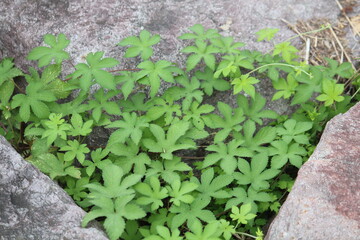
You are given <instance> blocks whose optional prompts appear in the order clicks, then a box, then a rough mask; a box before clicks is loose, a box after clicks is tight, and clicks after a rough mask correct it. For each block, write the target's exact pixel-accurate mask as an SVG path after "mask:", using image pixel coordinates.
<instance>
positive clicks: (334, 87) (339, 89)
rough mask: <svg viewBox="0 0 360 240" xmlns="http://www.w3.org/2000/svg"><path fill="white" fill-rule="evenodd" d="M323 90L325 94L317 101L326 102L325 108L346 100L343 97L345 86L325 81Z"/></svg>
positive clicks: (332, 81)
mask: <svg viewBox="0 0 360 240" xmlns="http://www.w3.org/2000/svg"><path fill="white" fill-rule="evenodd" d="M322 88H323V93H322V94H321V95H319V96H318V97H317V98H316V99H317V100H319V101H322V102H325V106H330V105H331V104H333V103H334V102H341V101H343V100H344V99H345V98H344V97H343V96H341V94H342V93H343V91H344V84H336V82H335V81H334V80H328V79H324V80H323V84H322Z"/></svg>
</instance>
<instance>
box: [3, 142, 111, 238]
mask: <svg viewBox="0 0 360 240" xmlns="http://www.w3.org/2000/svg"><path fill="white" fill-rule="evenodd" d="M84 215H85V212H84V211H83V210H82V209H81V208H80V207H78V206H77V205H76V204H75V203H74V201H73V200H72V199H71V198H70V197H69V196H68V195H67V193H66V192H65V191H64V190H63V189H61V188H60V187H59V186H58V185H57V184H56V183H54V182H53V181H52V180H51V179H50V178H49V177H47V176H45V175H44V174H42V173H41V172H39V171H38V170H37V169H36V168H35V167H33V166H32V165H31V164H30V163H28V162H26V161H25V160H24V159H23V158H22V157H21V156H20V155H19V154H18V153H17V152H16V151H15V150H14V149H13V148H12V147H11V146H10V144H9V143H8V142H7V141H6V140H5V139H4V137H2V136H0V240H40V239H42V240H60V239H62V240H65V239H69V240H70V239H77V240H82V239H83V240H89V239H92V240H106V239H108V238H107V237H106V235H105V234H104V233H103V232H102V231H101V230H99V229H97V228H96V227H94V226H92V227H89V228H81V227H80V223H81V220H82V218H83V216H84Z"/></svg>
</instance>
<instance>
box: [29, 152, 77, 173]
mask: <svg viewBox="0 0 360 240" xmlns="http://www.w3.org/2000/svg"><path fill="white" fill-rule="evenodd" d="M29 161H30V162H31V163H32V164H33V165H35V166H36V167H37V168H38V169H40V171H42V172H43V173H46V174H49V176H50V178H51V179H54V178H56V177H63V176H71V177H73V178H78V179H79V178H80V175H81V173H80V169H78V168H75V167H74V166H72V163H71V162H66V161H64V158H63V154H61V153H58V155H57V157H56V156H55V155H53V154H51V153H43V154H40V155H38V156H36V157H34V158H30V159H29Z"/></svg>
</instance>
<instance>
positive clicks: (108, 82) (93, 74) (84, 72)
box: [71, 52, 119, 91]
mask: <svg viewBox="0 0 360 240" xmlns="http://www.w3.org/2000/svg"><path fill="white" fill-rule="evenodd" d="M103 56H104V52H95V53H89V54H88V55H87V56H86V62H87V64H84V63H79V64H77V65H75V68H76V71H75V72H74V73H73V74H72V75H71V76H72V78H73V79H77V78H79V81H80V87H81V89H82V90H84V91H87V90H89V88H90V86H91V85H92V84H93V80H95V82H96V83H98V84H99V85H100V86H102V87H103V88H106V89H112V90H115V80H114V76H113V75H112V74H111V73H109V72H108V71H105V70H103V68H111V67H114V66H116V65H118V64H119V61H117V60H116V59H114V58H103Z"/></svg>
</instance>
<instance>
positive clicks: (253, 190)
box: [0, 24, 356, 240]
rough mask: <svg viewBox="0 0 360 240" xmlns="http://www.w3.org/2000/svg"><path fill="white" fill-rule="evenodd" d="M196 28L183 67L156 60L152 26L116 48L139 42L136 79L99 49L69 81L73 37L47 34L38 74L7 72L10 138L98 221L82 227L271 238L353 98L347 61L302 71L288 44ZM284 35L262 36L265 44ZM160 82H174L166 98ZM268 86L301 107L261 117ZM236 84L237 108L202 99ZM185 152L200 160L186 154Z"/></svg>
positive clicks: (157, 235) (0, 106)
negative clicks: (328, 129) (297, 182)
mask: <svg viewBox="0 0 360 240" xmlns="http://www.w3.org/2000/svg"><path fill="white" fill-rule="evenodd" d="M190 30H191V31H192V32H191V33H185V34H183V35H182V36H181V37H180V39H184V40H191V41H192V43H193V45H190V46H188V47H186V48H184V49H183V51H182V52H183V53H186V54H189V56H188V58H187V61H186V70H183V69H181V68H179V67H178V66H177V65H176V64H174V63H171V62H168V61H164V60H160V61H157V62H154V61H153V60H152V59H151V57H152V54H153V49H152V46H153V45H154V44H156V43H158V42H159V41H160V37H159V36H158V35H154V36H152V35H151V34H150V33H149V32H147V31H146V30H143V31H141V32H140V36H139V37H128V38H126V39H124V40H122V41H121V42H120V43H119V45H120V46H128V45H130V47H129V48H127V50H126V52H125V56H124V57H125V58H136V59H137V60H138V61H139V64H138V65H137V70H136V69H134V70H123V69H120V70H112V71H107V70H105V69H107V68H113V67H115V66H117V65H118V64H119V61H118V60H116V59H114V58H106V57H104V52H95V53H89V54H88V55H87V56H86V64H85V63H79V64H77V65H76V66H75V70H74V71H73V73H71V74H70V75H69V76H67V77H66V79H65V80H64V79H62V77H60V76H61V72H62V62H63V61H64V60H66V59H68V58H69V57H70V56H69V54H68V53H66V52H65V51H64V49H65V48H66V47H67V45H68V44H69V42H70V41H69V40H68V39H67V38H66V37H65V36H64V35H63V34H60V35H59V36H52V35H46V36H45V37H44V42H45V43H46V44H48V45H49V46H50V47H36V48H34V49H33V50H32V51H31V52H30V53H29V56H28V58H29V59H30V60H37V61H38V66H39V67H40V68H41V69H40V70H41V72H42V73H41V76H40V75H39V74H38V72H37V71H36V70H35V69H33V68H30V69H29V73H30V74H25V73H23V72H21V71H20V70H19V69H17V68H15V67H14V65H13V63H12V60H11V59H8V58H6V59H3V60H2V61H1V63H0V111H1V113H2V114H1V117H0V126H1V128H0V134H2V135H4V136H5V137H6V138H7V139H8V140H9V141H10V142H11V143H12V144H13V146H14V147H15V148H16V149H17V150H18V151H19V152H20V153H21V154H22V155H23V156H24V157H26V159H27V160H28V161H30V162H31V163H33V164H34V165H35V166H37V167H38V168H39V169H40V170H41V171H43V172H44V173H46V174H48V175H49V176H50V177H51V178H52V179H54V180H56V181H57V182H58V183H59V184H60V185H61V186H63V187H64V188H65V190H66V191H67V192H68V193H69V194H70V195H71V196H72V197H73V198H74V200H75V201H76V202H77V204H79V205H80V206H82V207H83V208H84V209H85V210H86V211H87V212H88V213H87V215H86V216H85V218H84V220H83V222H82V225H83V226H84V227H85V226H86V225H87V223H88V222H89V221H91V220H93V219H97V220H99V221H101V222H102V223H103V224H104V227H105V230H106V232H107V234H108V236H109V237H110V239H118V238H121V239H125V240H130V239H131V240H134V239H135V240H136V239H148V240H158V239H159V240H161V239H167V240H168V239H174V240H180V239H189V240H200V239H213V240H215V239H226V240H228V239H245V237H246V238H254V239H257V240H260V239H262V238H263V233H262V231H261V230H260V229H261V228H262V226H263V225H264V224H265V223H266V221H267V220H268V219H269V218H270V217H271V216H272V215H274V214H276V213H277V211H278V209H279V207H280V205H281V203H282V202H283V201H284V196H285V195H286V193H287V192H289V191H290V190H291V187H292V185H293V182H294V178H295V177H296V170H297V169H298V168H299V167H301V165H302V164H303V163H304V162H305V161H306V160H307V158H308V157H309V156H310V154H311V152H312V150H313V149H314V146H315V145H316V143H317V141H318V139H319V134H320V133H321V131H322V130H323V126H324V125H325V124H324V123H325V122H326V121H328V120H329V119H330V118H331V117H333V116H334V115H335V114H338V113H340V112H345V111H346V110H347V109H349V107H350V106H352V104H353V102H354V101H351V98H350V97H349V96H347V95H346V94H345V91H346V92H349V91H352V89H349V88H346V89H345V85H344V84H342V83H340V82H339V81H337V80H336V79H342V78H351V77H352V76H353V74H354V71H353V69H352V68H351V66H350V65H349V64H348V63H342V64H340V65H339V64H338V63H337V62H336V61H334V60H331V59H328V60H327V61H328V63H329V65H328V66H310V65H306V64H303V63H301V62H298V59H299V56H298V55H297V49H296V48H295V47H294V46H292V45H291V44H290V40H289V41H286V42H283V43H278V44H275V45H274V48H273V50H272V52H271V53H270V52H269V53H266V54H262V53H260V52H257V51H248V50H241V49H240V48H241V47H243V46H244V44H243V43H240V42H235V41H234V39H233V38H232V37H223V36H221V35H220V34H219V33H218V32H217V31H216V30H215V29H210V30H205V29H204V28H203V26H201V25H199V24H197V25H194V26H192V27H191V28H190ZM277 31H278V30H277V29H264V30H261V31H259V32H258V33H257V34H258V36H259V38H258V40H259V41H262V40H267V41H270V40H272V38H273V37H274V35H275V34H276V32H277ZM217 59H220V60H219V61H217ZM21 76H24V77H25V78H24V80H23V81H25V82H26V84H25V88H22V87H20V86H22V85H19V84H18V81H21V80H19V79H18V77H21ZM162 81H166V82H169V83H174V86H172V87H170V88H168V89H166V90H164V92H163V94H159V89H160V86H161V82H162ZM261 81H271V83H272V85H273V87H274V89H275V90H276V93H275V94H274V96H273V97H272V99H271V101H277V100H278V99H280V98H283V99H288V100H289V101H290V103H291V105H296V106H297V107H298V110H297V111H296V112H295V113H294V114H292V116H284V115H282V116H279V115H278V114H277V113H276V112H275V111H273V110H265V109H264V107H265V105H266V101H267V100H266V99H265V98H264V97H263V96H261V94H260V93H259V92H258V91H257V90H256V85H257V84H258V83H259V82H261ZM94 84H97V85H98V87H99V88H98V89H97V90H96V91H95V92H94V93H91V91H90V89H91V88H92V86H93V85H94ZM355 84H356V81H355ZM144 87H149V88H148V91H147V93H143V92H140V91H138V90H139V89H143V88H144ZM231 87H233V94H234V95H236V96H234V97H235V98H236V101H237V106H236V107H231V106H230V105H229V104H227V103H225V102H218V103H217V105H216V107H215V106H211V105H209V104H206V103H204V99H205V98H204V96H208V97H209V96H210V97H211V96H213V94H214V93H215V92H216V91H227V90H229V89H231ZM74 90H75V91H76V94H77V95H76V96H75V97H72V98H71V99H69V98H68V96H69V94H70V93H71V92H72V91H74ZM115 96H118V97H117V98H116V99H119V98H120V100H114V97H115ZM60 99H61V101H57V100H60ZM268 101H269V100H268ZM319 101H320V102H319ZM264 119H267V120H266V122H270V123H269V124H268V125H267V126H265V125H264ZM94 127H105V128H109V129H111V130H112V133H111V135H110V136H109V140H108V142H107V145H106V147H99V146H92V145H90V144H89V142H88V141H87V140H88V138H89V136H90V135H91V133H92V130H93V128H94ZM184 150H186V151H192V153H193V154H195V151H194V150H199V151H196V152H197V156H192V157H188V156H187V157H186V156H183V155H182V154H183V151H184ZM188 158H193V160H198V161H196V162H191V163H190V162H187V161H186V159H188ZM199 159H200V160H199Z"/></svg>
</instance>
